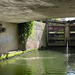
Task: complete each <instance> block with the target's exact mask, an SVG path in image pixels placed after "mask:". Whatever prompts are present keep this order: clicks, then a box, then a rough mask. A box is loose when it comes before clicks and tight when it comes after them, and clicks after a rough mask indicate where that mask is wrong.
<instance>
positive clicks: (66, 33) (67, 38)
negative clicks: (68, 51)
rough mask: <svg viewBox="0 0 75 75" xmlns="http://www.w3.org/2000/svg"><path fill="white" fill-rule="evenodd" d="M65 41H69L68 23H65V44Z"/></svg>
mask: <svg viewBox="0 0 75 75" xmlns="http://www.w3.org/2000/svg"><path fill="white" fill-rule="evenodd" d="M67 41H68V42H69V41H70V29H69V23H66V24H65V44H66V43H67Z"/></svg>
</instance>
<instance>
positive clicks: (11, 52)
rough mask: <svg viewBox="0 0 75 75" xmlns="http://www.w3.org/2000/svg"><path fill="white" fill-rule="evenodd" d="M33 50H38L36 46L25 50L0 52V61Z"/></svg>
mask: <svg viewBox="0 0 75 75" xmlns="http://www.w3.org/2000/svg"><path fill="white" fill-rule="evenodd" d="M35 50H38V49H37V48H36V49H31V50H27V51H10V52H7V53H4V54H2V55H1V57H0V61H1V60H5V59H8V58H11V57H14V56H19V55H21V54H23V53H27V52H31V51H35Z"/></svg>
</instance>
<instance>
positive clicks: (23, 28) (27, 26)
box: [18, 21, 35, 44]
mask: <svg viewBox="0 0 75 75" xmlns="http://www.w3.org/2000/svg"><path fill="white" fill-rule="evenodd" d="M34 24H35V21H30V22H24V23H20V24H19V25H18V29H19V33H18V34H19V39H20V43H21V44H24V42H25V39H27V38H28V36H29V35H30V36H32V33H33V25H34Z"/></svg>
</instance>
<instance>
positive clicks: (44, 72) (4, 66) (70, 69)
mask: <svg viewBox="0 0 75 75" xmlns="http://www.w3.org/2000/svg"><path fill="white" fill-rule="evenodd" d="M65 51H66V50H65ZM0 75H75V55H74V54H68V59H67V54H66V52H59V51H53V50H40V51H38V50H37V51H33V52H29V53H25V54H22V55H20V56H17V57H14V58H10V59H8V60H3V61H0Z"/></svg>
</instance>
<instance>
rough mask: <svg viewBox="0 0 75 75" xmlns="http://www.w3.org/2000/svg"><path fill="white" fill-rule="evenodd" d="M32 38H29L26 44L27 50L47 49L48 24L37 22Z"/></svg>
mask: <svg viewBox="0 0 75 75" xmlns="http://www.w3.org/2000/svg"><path fill="white" fill-rule="evenodd" d="M32 36H33V37H32V38H31V37H30V36H29V37H28V39H27V43H26V50H30V49H35V48H41V47H46V24H45V23H42V22H36V23H35V25H34V26H33V34H32Z"/></svg>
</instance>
